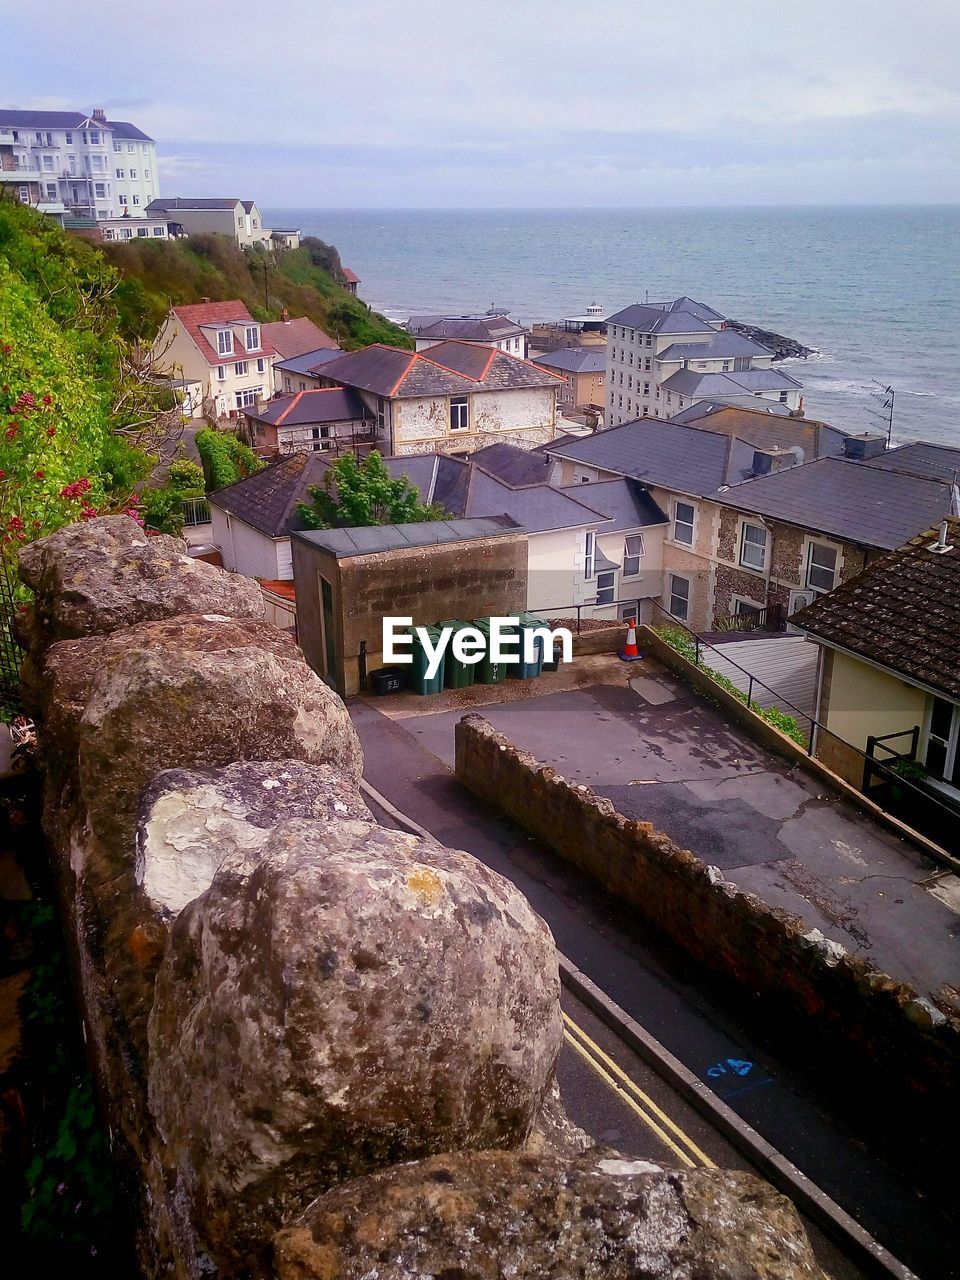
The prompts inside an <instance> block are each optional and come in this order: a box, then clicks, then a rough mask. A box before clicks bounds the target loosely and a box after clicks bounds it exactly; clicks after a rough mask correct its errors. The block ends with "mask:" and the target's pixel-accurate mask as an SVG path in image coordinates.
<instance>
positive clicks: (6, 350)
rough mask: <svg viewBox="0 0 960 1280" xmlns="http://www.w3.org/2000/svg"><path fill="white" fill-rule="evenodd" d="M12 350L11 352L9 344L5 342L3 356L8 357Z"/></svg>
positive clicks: (11, 348)
mask: <svg viewBox="0 0 960 1280" xmlns="http://www.w3.org/2000/svg"><path fill="white" fill-rule="evenodd" d="M12 350H13V347H11V346H10V344H9V342H5V343H4V344H3V354H4V355H5V356H8V355H9V354H10V352H11V351H12Z"/></svg>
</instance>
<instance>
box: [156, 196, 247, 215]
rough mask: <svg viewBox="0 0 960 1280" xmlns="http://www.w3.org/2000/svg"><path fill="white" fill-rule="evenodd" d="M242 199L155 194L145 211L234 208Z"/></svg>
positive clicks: (173, 211) (163, 211) (165, 211)
mask: <svg viewBox="0 0 960 1280" xmlns="http://www.w3.org/2000/svg"><path fill="white" fill-rule="evenodd" d="M238 204H243V201H242V200H238V199H236V198H233V199H231V198H230V197H229V196H209V197H204V198H202V199H197V198H196V197H194V196H157V197H156V198H155V199H153V200H151V201H150V203H149V204H148V205H147V212H148V213H150V212H151V211H152V212H154V213H176V211H177V210H178V209H182V210H184V211H186V212H188V213H189V211H190V210H191V209H235V208H236V207H237V205H238Z"/></svg>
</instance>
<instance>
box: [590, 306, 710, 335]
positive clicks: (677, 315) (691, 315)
mask: <svg viewBox="0 0 960 1280" xmlns="http://www.w3.org/2000/svg"><path fill="white" fill-rule="evenodd" d="M723 318H724V317H723V316H722V315H721V314H720V312H719V311H714V309H713V307H708V306H707V305H706V303H703V302H695V301H694V299H693V298H675V299H674V300H673V302H635V303H634V304H633V306H631V307H624V308H623V310H622V311H617V312H615V313H614V315H612V316H608V317H607V321H606V322H607V324H622V325H627V326H628V327H629V328H631V329H639V330H640V332H641V333H715V332H716V330H715V329H714V327H713V324H710V323H708V321H714V322H716V321H717V320H722V319H723Z"/></svg>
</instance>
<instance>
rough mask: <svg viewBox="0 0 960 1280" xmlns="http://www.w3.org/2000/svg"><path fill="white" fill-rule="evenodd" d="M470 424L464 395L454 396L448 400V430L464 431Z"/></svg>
mask: <svg viewBox="0 0 960 1280" xmlns="http://www.w3.org/2000/svg"><path fill="white" fill-rule="evenodd" d="M469 425H470V418H469V410H468V405H467V397H466V396H456V397H455V398H452V399H451V401H450V430H451V431H466V429H467V427H468V426H469Z"/></svg>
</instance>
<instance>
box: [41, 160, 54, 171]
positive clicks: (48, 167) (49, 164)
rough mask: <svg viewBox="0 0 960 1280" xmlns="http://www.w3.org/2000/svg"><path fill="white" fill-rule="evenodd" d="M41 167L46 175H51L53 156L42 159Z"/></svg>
mask: <svg viewBox="0 0 960 1280" xmlns="http://www.w3.org/2000/svg"><path fill="white" fill-rule="evenodd" d="M43 167H44V170H45V171H46V172H47V173H53V156H44V157H43Z"/></svg>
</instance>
